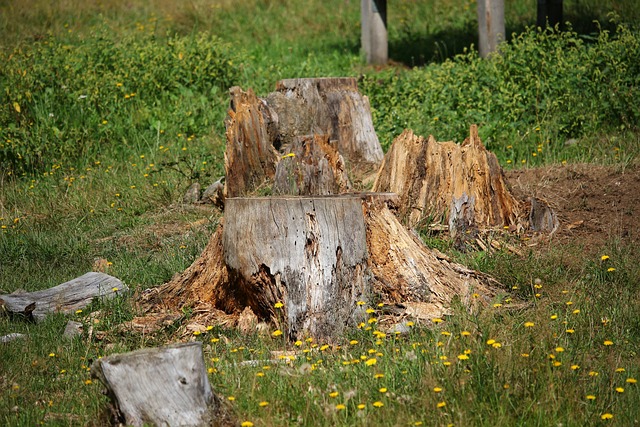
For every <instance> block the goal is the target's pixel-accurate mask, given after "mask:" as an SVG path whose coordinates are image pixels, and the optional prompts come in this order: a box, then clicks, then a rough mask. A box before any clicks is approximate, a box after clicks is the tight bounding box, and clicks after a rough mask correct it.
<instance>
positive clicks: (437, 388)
mask: <svg viewBox="0 0 640 427" xmlns="http://www.w3.org/2000/svg"><path fill="white" fill-rule="evenodd" d="M433 391H434V392H436V393H440V392H441V391H442V387H434V388H433Z"/></svg>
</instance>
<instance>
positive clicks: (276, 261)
mask: <svg viewBox="0 0 640 427" xmlns="http://www.w3.org/2000/svg"><path fill="white" fill-rule="evenodd" d="M223 247H224V254H225V256H224V257H225V265H226V266H227V269H228V271H229V276H230V283H231V284H232V286H233V287H234V289H235V292H234V296H235V297H236V298H238V299H240V301H241V302H242V303H243V304H244V305H245V306H250V307H251V308H252V309H253V310H254V312H255V313H256V314H257V315H258V316H259V317H262V318H272V319H275V320H276V321H278V318H279V316H278V313H276V312H275V310H274V305H275V304H276V303H277V302H282V303H284V307H283V311H282V314H283V316H282V317H284V319H281V320H284V326H283V327H284V328H285V329H286V333H287V335H288V336H289V337H290V338H291V339H294V338H298V337H300V336H301V335H303V334H306V335H311V336H313V337H316V338H328V337H332V336H333V337H335V336H339V335H340V334H341V331H342V330H343V328H344V327H345V326H346V325H347V324H348V323H349V319H350V318H351V316H352V315H353V313H354V309H355V307H356V304H355V303H356V301H359V300H360V299H366V298H367V295H368V294H369V287H368V274H367V273H368V272H367V256H368V253H367V240H366V229H365V223H364V218H363V215H362V199H361V197H359V196H352V195H343V196H336V197H269V198H257V197H253V198H233V199H227V204H226V206H225V227H224V233H223Z"/></svg>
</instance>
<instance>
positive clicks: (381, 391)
mask: <svg viewBox="0 0 640 427" xmlns="http://www.w3.org/2000/svg"><path fill="white" fill-rule="evenodd" d="M378 391H379V392H380V393H386V392H387V388H386V387H381V388H380V389H379V390H378Z"/></svg>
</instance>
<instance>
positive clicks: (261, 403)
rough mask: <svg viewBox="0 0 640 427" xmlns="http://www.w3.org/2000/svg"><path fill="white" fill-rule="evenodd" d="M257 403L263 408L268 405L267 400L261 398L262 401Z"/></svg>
mask: <svg viewBox="0 0 640 427" xmlns="http://www.w3.org/2000/svg"><path fill="white" fill-rule="evenodd" d="M258 405H259V406H261V407H263V408H264V407H265V406H268V405H269V402H267V401H266V400H263V401H262V402H260V403H258Z"/></svg>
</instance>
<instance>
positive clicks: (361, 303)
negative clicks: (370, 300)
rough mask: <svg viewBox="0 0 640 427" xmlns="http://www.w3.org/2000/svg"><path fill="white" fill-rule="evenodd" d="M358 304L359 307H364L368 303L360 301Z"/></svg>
mask: <svg viewBox="0 0 640 427" xmlns="http://www.w3.org/2000/svg"><path fill="white" fill-rule="evenodd" d="M356 304H357V305H361V306H362V305H365V304H366V302H364V301H358V302H357V303H356Z"/></svg>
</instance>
